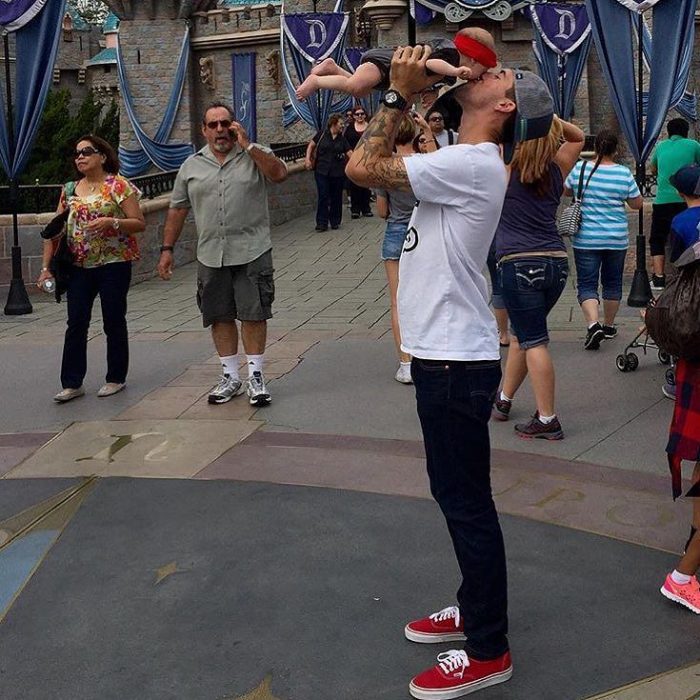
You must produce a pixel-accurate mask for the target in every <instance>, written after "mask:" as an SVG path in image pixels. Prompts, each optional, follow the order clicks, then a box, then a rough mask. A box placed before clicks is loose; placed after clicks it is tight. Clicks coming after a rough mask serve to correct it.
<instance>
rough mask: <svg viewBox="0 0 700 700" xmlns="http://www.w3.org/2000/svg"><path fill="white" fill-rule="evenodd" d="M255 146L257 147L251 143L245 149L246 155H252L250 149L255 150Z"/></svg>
mask: <svg viewBox="0 0 700 700" xmlns="http://www.w3.org/2000/svg"><path fill="white" fill-rule="evenodd" d="M255 145H256V144H254V143H249V144H248V145H247V146H246V147H245V152H246V153H250V149H251V148H254V147H255Z"/></svg>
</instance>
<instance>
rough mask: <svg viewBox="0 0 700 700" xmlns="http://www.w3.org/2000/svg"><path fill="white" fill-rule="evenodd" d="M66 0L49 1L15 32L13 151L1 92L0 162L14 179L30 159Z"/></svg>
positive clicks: (56, 49)
mask: <svg viewBox="0 0 700 700" xmlns="http://www.w3.org/2000/svg"><path fill="white" fill-rule="evenodd" d="M65 6H66V2H65V0H49V2H47V3H46V5H45V6H44V8H43V9H42V10H41V12H39V14H38V15H37V16H36V17H34V19H32V20H31V21H30V22H29V23H28V24H26V25H25V26H24V27H22V28H21V29H19V30H18V31H17V32H15V38H16V45H15V56H16V61H15V66H16V73H15V75H16V79H15V82H14V85H15V93H14V94H13V103H14V127H15V129H14V131H15V139H14V141H15V143H14V149H12V150H13V151H14V152H11V148H10V143H9V140H8V132H7V121H6V107H5V101H4V98H3V95H2V92H0V164H2V167H3V170H4V171H5V172H6V173H7V176H8V177H9V178H10V179H15V178H16V177H17V176H18V175H19V174H20V173H21V172H22V169H23V168H24V165H25V164H26V162H27V159H28V158H29V154H30V152H31V148H32V144H33V143H34V137H35V136H36V131H37V129H38V128H39V122H40V120H41V114H42V112H43V110H44V104H45V102H46V95H47V94H48V91H49V87H50V86H51V79H52V76H53V66H54V63H55V61H56V53H57V52H58V42H59V39H60V37H61V22H62V20H63V15H64V12H65Z"/></svg>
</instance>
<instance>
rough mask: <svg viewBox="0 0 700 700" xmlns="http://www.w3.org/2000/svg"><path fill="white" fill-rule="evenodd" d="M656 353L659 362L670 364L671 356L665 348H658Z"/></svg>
mask: <svg viewBox="0 0 700 700" xmlns="http://www.w3.org/2000/svg"><path fill="white" fill-rule="evenodd" d="M656 354H657V356H658V358H659V362H660V363H661V364H662V365H670V364H671V356H670V355H669V354H668V353H667V352H666V351H665V350H659V352H658V353H656Z"/></svg>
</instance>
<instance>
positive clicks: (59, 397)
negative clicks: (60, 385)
mask: <svg viewBox="0 0 700 700" xmlns="http://www.w3.org/2000/svg"><path fill="white" fill-rule="evenodd" d="M79 396H85V389H83V387H82V386H79V387H78V388H77V389H63V390H61V391H59V392H58V394H56V396H54V397H53V400H54V401H55V402H56V403H66V402H67V401H72V400H73V399H77V398H78V397H79Z"/></svg>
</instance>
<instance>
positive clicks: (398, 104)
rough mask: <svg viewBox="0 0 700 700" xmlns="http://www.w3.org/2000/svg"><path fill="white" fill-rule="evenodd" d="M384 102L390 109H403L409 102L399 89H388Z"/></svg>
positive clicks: (383, 98)
mask: <svg viewBox="0 0 700 700" xmlns="http://www.w3.org/2000/svg"><path fill="white" fill-rule="evenodd" d="M382 103H383V104H385V105H386V106H387V107H389V108H390V109H399V110H401V111H403V110H404V109H406V107H408V102H407V101H406V99H405V98H404V97H403V95H402V94H401V93H400V92H398V91H397V90H391V89H390V90H387V91H386V92H385V93H384V97H382Z"/></svg>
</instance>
